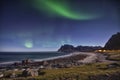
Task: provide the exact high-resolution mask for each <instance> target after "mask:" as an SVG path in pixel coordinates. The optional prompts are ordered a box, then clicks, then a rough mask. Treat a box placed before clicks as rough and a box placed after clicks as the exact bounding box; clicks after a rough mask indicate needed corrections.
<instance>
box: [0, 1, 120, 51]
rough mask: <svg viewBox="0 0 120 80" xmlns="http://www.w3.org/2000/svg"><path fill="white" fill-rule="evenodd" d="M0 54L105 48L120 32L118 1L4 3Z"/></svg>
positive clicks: (0, 28)
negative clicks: (5, 52)
mask: <svg viewBox="0 0 120 80" xmlns="http://www.w3.org/2000/svg"><path fill="white" fill-rule="evenodd" d="M1 2H2V4H3V5H2V7H1V12H2V13H1V14H0V17H1V26H0V51H55V50H57V49H58V48H59V47H60V46H61V45H64V44H71V45H74V46H77V45H88V46H104V44H105V43H106V42H107V40H108V38H109V37H110V36H111V35H112V34H114V33H116V32H120V28H119V27H120V26H119V25H120V24H119V21H120V19H119V18H120V16H119V14H120V11H119V8H120V6H119V2H118V1H117V0H1Z"/></svg>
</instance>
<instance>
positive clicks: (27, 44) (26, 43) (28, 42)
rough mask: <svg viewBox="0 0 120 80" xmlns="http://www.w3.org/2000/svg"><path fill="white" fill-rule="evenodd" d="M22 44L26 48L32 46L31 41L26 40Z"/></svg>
mask: <svg viewBox="0 0 120 80" xmlns="http://www.w3.org/2000/svg"><path fill="white" fill-rule="evenodd" d="M24 46H25V47H26V48H32V47H33V43H32V42H31V41H26V42H25V44H24Z"/></svg>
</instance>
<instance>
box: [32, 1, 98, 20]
mask: <svg viewBox="0 0 120 80" xmlns="http://www.w3.org/2000/svg"><path fill="white" fill-rule="evenodd" d="M63 1H64V3H62V2H63ZM33 2H34V3H35V4H34V6H36V8H38V9H39V10H42V9H43V10H44V11H46V12H47V14H48V15H50V14H51V15H54V16H55V15H58V16H63V17H66V18H70V19H77V20H87V19H94V18H97V17H99V15H98V14H92V13H90V12H89V13H88V14H87V12H84V11H77V12H78V13H77V12H75V11H74V10H71V8H70V5H67V2H66V0H61V1H60V0H34V1H33ZM65 2H66V3H65ZM41 5H42V6H41Z"/></svg>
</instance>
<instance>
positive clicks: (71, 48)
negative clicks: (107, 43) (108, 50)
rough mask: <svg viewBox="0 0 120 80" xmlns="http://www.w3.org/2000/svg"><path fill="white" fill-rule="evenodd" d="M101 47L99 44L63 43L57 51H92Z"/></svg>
mask: <svg viewBox="0 0 120 80" xmlns="http://www.w3.org/2000/svg"><path fill="white" fill-rule="evenodd" d="M101 48H102V47H100V46H77V47H74V46H73V45H69V44H65V45H63V46H61V47H60V49H59V50H58V52H68V53H69V52H75V51H80V52H92V51H95V50H98V49H101Z"/></svg>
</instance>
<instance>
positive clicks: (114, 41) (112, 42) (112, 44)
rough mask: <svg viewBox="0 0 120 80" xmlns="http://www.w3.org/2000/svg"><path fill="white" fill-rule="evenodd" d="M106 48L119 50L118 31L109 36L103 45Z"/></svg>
mask: <svg viewBox="0 0 120 80" xmlns="http://www.w3.org/2000/svg"><path fill="white" fill-rule="evenodd" d="M104 49H106V50H120V32H118V33H117V34H114V35H112V36H111V38H110V39H109V40H108V41H107V43H106V44H105V46H104Z"/></svg>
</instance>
